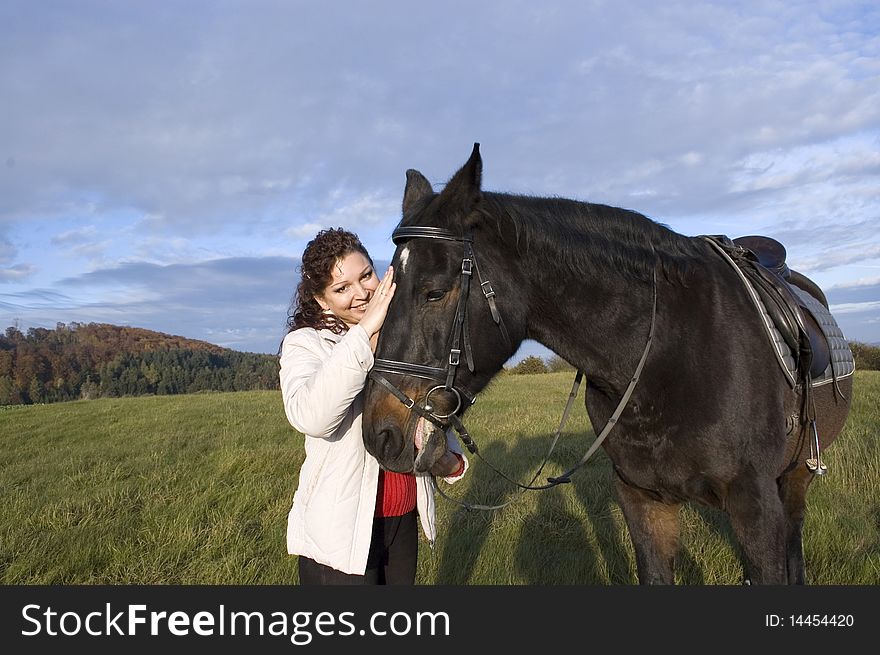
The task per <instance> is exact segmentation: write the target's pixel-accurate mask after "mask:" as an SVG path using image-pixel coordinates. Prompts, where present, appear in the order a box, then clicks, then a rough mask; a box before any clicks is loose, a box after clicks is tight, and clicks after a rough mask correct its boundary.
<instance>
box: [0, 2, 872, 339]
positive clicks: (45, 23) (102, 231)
mask: <svg viewBox="0 0 880 655" xmlns="http://www.w3.org/2000/svg"><path fill="white" fill-rule="evenodd" d="M0 89H2V92H0V97H2V100H0V329H2V328H5V327H6V326H9V325H13V324H16V325H18V326H19V327H20V329H22V330H26V329H27V328H30V327H35V326H41V327H49V328H51V327H54V326H55V324H56V323H57V322H65V323H67V322H71V321H78V322H92V321H95V322H108V323H115V324H119V325H132V326H136V327H144V328H148V329H153V330H159V331H162V332H167V333H171V334H177V335H182V336H187V337H191V338H195V339H203V340H206V341H210V342H213V343H216V344H219V345H222V346H227V347H230V348H235V349H237V350H245V351H251V352H270V353H274V352H275V351H276V350H277V347H278V343H279V341H280V339H281V337H282V336H283V334H284V322H285V317H286V312H287V307H288V305H289V302H290V298H291V294H292V291H293V287H294V283H295V280H296V264H297V257H298V256H299V254H300V253H301V252H302V249H303V247H304V246H305V244H306V242H307V241H308V240H309V239H310V238H311V237H312V236H314V234H315V233H316V232H317V231H318V230H319V229H321V228H324V227H331V226H333V227H336V226H343V227H347V228H349V229H352V230H355V231H356V232H358V234H359V235H360V236H361V238H362V239H363V241H364V242H365V244H366V245H367V247H368V249H369V250H370V251H371V254H372V255H373V257H374V259H376V260H382V261H387V260H388V259H390V257H391V254H392V252H393V245H392V244H391V242H390V238H389V237H390V234H391V230H392V228H393V226H394V225H395V224H396V223H397V221H398V220H399V213H400V202H401V198H402V194H403V187H404V181H405V171H406V169H408V168H416V169H419V170H420V171H421V172H422V173H424V174H425V175H426V176H427V177H428V179H429V180H431V181H432V182H433V183H435V185H439V184H442V183H444V182H445V181H446V180H447V179H448V178H449V176H450V175H451V174H452V173H453V172H454V171H455V170H456V169H457V168H458V167H459V166H460V165H461V164H462V163H463V162H464V161H465V160H466V159H467V156H468V155H469V153H470V150H471V147H472V144H473V143H474V142H475V141H479V142H480V143H481V151H482V154H483V161H484V188H486V189H487V190H493V191H509V192H515V193H527V194H534V195H559V196H565V197H570V198H576V199H580V200H588V201H592V202H602V203H607V204H611V205H618V206H623V207H627V208H631V209H635V210H637V211H640V212H641V213H643V214H645V215H647V216H649V217H651V218H653V219H655V220H657V221H660V222H662V223H665V224H667V225H669V226H670V227H672V228H673V229H674V230H676V231H678V232H681V233H683V234H688V235H697V234H727V235H729V236H731V237H735V236H740V235H744V234H767V235H770V236H773V237H776V238H777V239H779V240H781V241H782V242H783V243H784V244H785V245H786V248H787V250H788V259H789V263H790V265H791V266H792V267H793V268H795V269H797V270H799V271H801V272H802V273H805V274H807V275H809V276H810V277H812V278H813V279H814V280H815V281H816V282H818V283H819V284H820V285H821V286H822V287H823V288H824V289H825V291H826V293H827V294H828V297H829V300H830V302H831V303H832V306H833V307H832V309H833V310H834V312H835V315H836V317H837V319H838V321H839V323H840V325H841V327H842V328H843V330H844V333H845V334H846V336H847V337H848V338H850V339H855V340H859V341H866V342H880V9H878V5H877V3H876V2H847V1H840V2H837V1H828V2H824V1H821V0H819V1H816V0H809V1H806V2H786V1H779V2H767V1H765V0H760V1H755V2H715V3H708V2H707V3H698V2H677V1H674V0H672V1H667V2H661V3H658V2H653V1H643V2H626V1H621V0H616V1H611V2H604V1H602V0H596V1H577V2H555V1H552V0H550V1H545V2H532V1H529V2H517V1H504V2H502V1H497V0H483V1H481V2H479V3H473V2H457V1H453V2H430V3H428V2H415V1H412V0H410V1H409V2H383V1H381V0H377V1H375V2H325V3H317V2H295V1H288V2H264V1H248V2H244V1H238V2H195V1H193V2H168V1H161V0H159V1H156V2H150V3H146V2H142V3H128V2H126V3H119V2H86V1H69V2H51V1H41V2H30V1H27V0H5V1H4V2H3V3H2V4H0ZM532 353H535V354H541V355H545V354H547V352H546V351H543V350H542V349H540V348H537V347H536V345H535V344H532V343H527V344H526V345H525V346H524V348H523V349H522V350H521V353H520V356H522V355H524V354H532Z"/></svg>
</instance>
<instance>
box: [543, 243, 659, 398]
mask: <svg viewBox="0 0 880 655" xmlns="http://www.w3.org/2000/svg"><path fill="white" fill-rule="evenodd" d="M559 261H560V258H557V259H556V260H555V261H554V262H550V261H547V257H546V256H545V257H544V258H542V262H536V263H534V264H533V265H530V266H528V268H529V269H531V270H532V271H534V273H535V277H534V278H532V288H531V292H530V293H528V294H527V297H528V298H529V306H528V309H527V314H528V318H527V321H528V328H527V329H528V336H529V338H531V339H534V340H536V341H538V342H539V343H541V344H543V345H545V346H547V347H548V348H550V349H551V350H553V351H554V352H555V353H557V354H559V355H560V356H561V357H563V358H564V359H565V360H566V361H568V362H570V363H571V364H573V365H574V366H576V367H578V368H580V369H582V370H586V371H590V372H591V373H592V374H597V373H599V372H601V373H602V374H603V375H606V376H607V377H608V378H609V379H611V380H612V381H617V378H620V379H621V380H624V379H625V378H626V377H627V376H629V375H630V374H631V368H632V362H631V361H630V360H632V359H634V360H637V359H638V356H639V353H640V352H641V350H642V348H643V347H644V344H645V339H646V338H647V334H648V330H649V325H650V317H651V307H652V298H653V294H652V285H651V283H646V282H645V281H643V280H640V279H638V278H636V277H635V276H633V275H631V274H628V273H621V272H620V271H616V270H612V269H611V268H608V269H607V270H599V271H598V272H597V273H596V274H593V275H590V276H578V275H576V274H575V273H573V272H572V271H571V270H567V269H565V268H564V266H563V265H562V264H560V263H559Z"/></svg>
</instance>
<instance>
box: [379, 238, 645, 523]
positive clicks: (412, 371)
mask: <svg viewBox="0 0 880 655" xmlns="http://www.w3.org/2000/svg"><path fill="white" fill-rule="evenodd" d="M418 238H424V239H443V240H447V241H457V242H459V243H461V244H462V246H463V248H464V254H463V256H462V261H461V292H460V294H459V297H458V305H457V307H456V309H455V315H454V318H453V323H452V332H451V333H450V347H449V358H448V361H447V364H446V368H441V367H436V366H424V365H421V364H410V363H408V362H400V361H396V360H391V359H376V360H374V362H373V368H372V369H371V370H370V373H369V377H370V379H371V380H373V381H375V382H378V383H379V384H381V385H382V386H383V387H384V388H385V389H386V390H387V391H388V392H390V393H391V394H392V395H393V396H394V397H395V398H397V399H398V400H399V401H400V402H401V403H403V404H404V405H405V406H406V408H407V409H409V410H410V411H411V412H413V413H414V414H416V415H418V416H420V417H422V418H424V419H425V420H426V421H428V422H430V423H431V424H433V425H434V426H435V427H437V428H438V429H440V430H441V431H442V432H443V433H446V432H447V430H448V429H449V428H450V427H452V428H454V429H455V431H456V432H457V433H458V435H459V438H460V439H461V441H462V443H464V444H465V446H466V447H467V449H468V450H469V451H470V452H471V453H472V454H475V455H477V456H478V457H480V459H481V460H482V461H483V462H485V463H486V464H487V465H488V466H489V467H490V468H491V469H492V470H493V471H495V472H496V473H498V474H499V475H501V477H503V478H504V479H506V480H508V481H509V482H512V483H513V484H515V485H516V486H518V487H520V489H522V490H523V491H526V490H543V489H549V488H551V487H555V486H556V485H559V484H564V483H566V482H571V475H572V474H573V473H574V472H575V471H577V470H578V469H579V468H580V467H581V466H583V465H584V464H586V462H587V460H588V459H589V458H590V457H591V456H592V455H593V453H595V452H596V451H597V450H598V448H599V446H600V445H601V444H602V442H603V441H604V440H605V438H606V437H607V436H608V434H609V433H610V432H611V430H612V429H613V428H614V426H615V425H616V424H617V421H618V419H619V418H620V415H621V414H622V413H623V410H624V408H625V407H626V405H627V403H628V402H629V399H630V397H631V396H632V393H633V391H634V390H635V386H636V384H638V381H639V379H640V376H641V373H642V369H643V368H644V365H645V362H646V361H647V359H648V353H649V352H650V350H651V344H652V342H653V340H654V326H655V323H656V318H657V272H656V270H655V271H654V272H653V301H652V306H651V327H650V330H649V332H648V338H647V342H646V344H645V348H644V350H643V351H642V356H641V358H640V359H639V363H638V365H637V366H636V369H635V372H634V373H633V375H632V377H631V378H630V381H629V385H628V386H627V388H626V390H625V391H624V393H623V396H622V397H621V399H620V402H619V403H618V404H617V407H616V408H615V409H614V412H613V413H612V414H611V417H610V418H609V419H608V421H607V422H606V423H605V427H604V428H603V429H602V431H601V432H600V433H599V435H598V436H597V437H596V439H595V440H594V441H593V443H592V444H591V445H590V447H589V448H588V449H587V452H586V453H585V454H584V456H583V457H582V458H581V460H580V461H579V462H578V463H577V464H575V465H574V466H573V467H571V468H570V469H569V470H567V471H566V472H565V473H563V474H562V475H560V476H558V477H555V478H548V484H545V485H538V486H534V483H535V481H536V480H537V479H538V476H540V474H541V471H543V469H544V465H545V464H546V463H547V461H548V460H549V458H550V455H551V453H552V452H553V449H554V448H555V447H556V443H557V441H558V440H559V437H560V435H561V434H562V429H563V427H564V426H565V423H566V422H567V420H568V416H569V414H570V412H571V408H572V405H573V404H574V399H575V398H576V397H577V392H578V388H579V387H580V384H581V380H582V379H583V375H584V374H583V371H580V370H579V371H578V372H577V374H576V376H575V380H574V385H573V386H572V389H571V392H570V393H569V397H568V402H567V404H566V407H565V410H564V412H563V414H562V420H561V422H560V424H559V427H558V428H557V429H556V433H555V435H554V438H553V441H552V443H551V445H550V449H549V450H548V452H547V454H546V456H545V457H544V462H543V463H542V464H541V466H540V467H539V468H538V471H537V472H536V473H535V475H534V476H533V477H532V480H531V482H529V483H528V484H526V485H524V484H522V483H520V482H517V481H516V480H513V479H511V478H510V477H508V476H507V475H505V474H504V473H503V472H502V471H500V470H498V469H497V468H496V467H494V466H492V464H490V463H489V462H487V461H486V460H485V458H483V457H482V456H481V455H480V453H479V450H478V448H477V444H476V443H475V442H474V440H473V439H472V438H471V436H470V434H468V432H467V430H466V429H465V427H464V424H463V423H462V421H461V417H460V416H459V414H460V413H461V411H462V406H463V402H462V400H463V399H465V400H467V401H468V404H469V405H473V404H474V403H475V402H476V400H477V399H476V396H474V395H473V394H472V393H470V391H468V390H467V389H466V388H465V387H461V386H456V385H455V376H456V372H457V371H458V367H459V365H460V364H461V353H462V348H463V349H464V354H465V362H466V364H467V367H468V370H469V371H470V372H471V373H473V372H474V356H473V350H472V348H471V341H470V335H469V333H468V321H467V304H468V296H469V295H470V288H471V278H472V277H473V274H474V273H476V274H477V279H478V281H479V283H480V289H482V291H483V295H484V296H485V297H486V301H487V302H488V304H489V311H490V312H491V314H492V320H493V321H494V322H495V324H496V325H497V326H498V327H499V329H500V330H501V333H502V334H503V335H504V338H505V340H506V341H507V343H508V344H511V341H510V336H509V334H508V332H507V328H506V327H505V326H504V321H503V320H502V319H501V314H500V313H499V311H498V307H497V301H496V299H495V291H494V290H493V289H492V285H491V283H490V282H489V281H488V280H485V281H484V280H483V277H482V275H481V274H480V269H479V267H478V266H477V260H476V257H475V254H474V248H473V236H472V235H471V234H467V235H458V234H456V233H454V232H452V231H450V230H447V229H445V228H441V227H428V226H400V227H397V228H396V229H395V230H394V232H392V234H391V240H392V241H393V242H394V244H395V245H400V243H402V242H404V241H407V240H409V239H418ZM389 373H390V374H395V375H407V376H413V377H417V378H422V379H425V380H433V381H435V382H442V383H443V384H438V385H436V386H434V387H431V389H429V390H428V392H427V393H426V394H425V398H424V403H423V404H422V405H418V404H416V401H415V400H414V399H412V398H410V397H409V396H407V395H406V394H405V393H404V392H403V391H401V390H400V389H399V388H398V387H396V386H394V385H393V384H391V382H389V381H388V380H387V378H386V377H385V376H384V375H383V374H389ZM441 389H442V390H443V391H447V392H450V393H453V394H454V395H455V397H456V407H455V409H453V410H451V411H449V412H447V413H446V414H437V413H435V412H434V408H433V407H432V406H431V404H430V402H429V399H430V397H431V394H432V393H434V392H435V391H439V390H441ZM434 488H435V489H436V490H437V491H438V492H439V493H440V494H441V495H442V496H443V497H444V498H446V499H448V500H451V501H452V502H455V503H457V504H459V505H461V506H462V507H464V508H465V509H481V510H494V509H500V508H502V507H504V506H506V505H508V504H509V503H510V502H512V501H508V502H506V503H503V504H501V505H473V504H470V503H465V502H462V501H459V500H456V499H455V498H450V497H449V496H447V495H446V494H445V493H443V491H442V489H440V487H439V486H438V485H437V484H436V483H435V485H434Z"/></svg>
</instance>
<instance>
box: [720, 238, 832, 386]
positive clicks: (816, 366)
mask: <svg viewBox="0 0 880 655" xmlns="http://www.w3.org/2000/svg"><path fill="white" fill-rule="evenodd" d="M707 238H708V239H709V240H710V241H711V242H712V243H714V244H715V245H716V246H717V247H719V248H720V249H721V250H723V251H724V253H725V254H726V255H727V256H728V257H729V258H730V259H731V260H732V261H733V263H734V264H736V266H737V267H738V268H739V270H740V271H741V272H742V274H743V276H744V277H745V279H746V280H747V282H748V283H749V284H750V285H751V287H752V289H754V291H755V293H757V295H758V297H759V298H760V300H761V302H762V303H763V305H764V308H765V309H766V311H767V314H768V315H769V316H770V318H771V319H772V321H773V324H774V325H775V326H776V329H777V330H778V331H779V333H780V334H781V336H782V338H783V339H784V341H785V343H786V345H787V346H788V347H789V349H790V350H791V353H792V356H793V357H794V360H795V367H794V368H795V370H796V371H797V372H798V375H797V379H798V380H799V381H803V382H804V383H805V384H806V383H809V382H810V380H813V379H816V378H819V377H822V376H823V374H824V373H825V370H826V369H827V368H828V366H829V365H830V364H831V347H830V346H829V343H828V339H827V338H826V335H825V333H824V332H823V330H822V328H821V327H820V325H819V322H820V320H821V317H818V316H816V315H815V311H814V310H815V309H816V305H817V303H816V302H808V300H810V299H812V296H810V295H809V293H810V292H811V290H810V289H801V288H799V287H798V285H796V284H795V282H796V280H794V279H793V278H792V276H791V271H790V270H789V268H788V265H787V264H786V263H785V258H786V251H785V246H783V245H782V244H781V243H779V242H778V241H776V240H775V239H772V238H770V237H765V236H757V235H753V236H745V237H738V238H736V239H733V240H731V239H729V238H728V237H726V236H723V235H719V236H710V237H707ZM799 277H800V278H802V277H803V276H799ZM805 291H806V292H808V293H807V294H806V297H804V295H805V294H804V292H805ZM811 305H812V307H811Z"/></svg>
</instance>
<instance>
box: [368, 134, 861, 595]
mask: <svg viewBox="0 0 880 655" xmlns="http://www.w3.org/2000/svg"><path fill="white" fill-rule="evenodd" d="M481 171H482V161H481V158H480V154H479V149H478V147H476V146H475V147H474V151H473V153H472V155H471V157H470V159H469V160H468V161H467V163H466V164H465V165H464V166H463V167H462V168H461V169H460V170H459V171H458V172H457V173H456V174H455V175H454V176H453V177H452V179H451V180H450V181H449V183H448V184H447V185H446V186H445V187H444V188H443V189H442V191H440V192H439V193H438V192H435V191H434V190H433V189H432V187H431V185H430V183H429V182H428V181H427V180H426V179H425V177H424V176H423V175H422V174H421V173H419V172H418V171H413V170H410V171H408V172H407V184H406V191H405V193H404V198H403V218H402V220H401V222H400V225H399V226H398V228H397V229H396V230H395V234H394V239H395V242H396V243H397V244H398V246H397V250H396V252H395V254H394V258H393V261H392V263H393V265H394V268H395V272H396V275H395V277H396V282H397V291H396V294H395V298H394V301H393V303H392V305H391V308H390V311H389V313H388V318H387V320H386V322H385V324H384V326H383V328H382V332H381V337H380V340H379V345H378V350H377V353H376V359H377V363H376V366H375V368H374V372H377V373H376V375H371V380H370V382H369V383H368V386H367V390H366V399H365V412H364V441H365V444H366V447H367V449H368V451H369V452H370V453H372V454H373V455H374V456H375V457H376V458H377V459H378V460H379V462H380V464H381V465H382V466H384V467H386V468H387V469H390V470H394V471H412V470H414V469H417V470H426V469H427V468H428V467H429V466H430V464H431V462H432V460H433V458H435V457H436V456H437V454H436V450H437V449H436V448H435V447H434V444H436V443H437V442H438V439H437V438H436V437H437V435H439V434H442V431H443V430H445V429H447V428H449V427H450V426H452V427H460V426H462V417H463V414H464V412H465V410H466V409H467V407H468V406H469V405H470V403H471V402H472V399H473V398H474V397H475V396H476V394H477V393H478V392H479V391H480V390H481V389H483V388H484V387H485V386H486V385H487V384H488V383H489V381H490V380H491V379H492V377H493V376H494V375H495V374H496V373H498V372H499V371H500V370H501V369H502V367H503V365H504V363H505V362H506V361H507V360H508V359H509V358H510V357H511V356H512V355H513V354H514V353H515V352H516V350H517V348H518V347H519V345H520V344H521V343H522V341H523V340H524V339H534V340H536V341H538V342H540V343H542V344H544V345H545V346H547V347H548V348H550V349H551V350H553V351H554V352H556V353H558V354H559V355H560V356H562V357H563V358H564V359H566V360H567V361H569V362H571V363H572V364H573V365H575V366H576V367H577V368H578V369H580V370H582V371H585V373H586V380H587V384H588V387H587V394H586V406H587V412H588V414H589V417H590V420H591V422H592V424H593V426H594V427H595V428H596V432H597V434H598V433H599V431H600V430H601V429H602V428H603V427H604V426H606V424H608V421H609V418H613V419H615V420H612V424H613V429H611V431H610V433H609V434H608V437H607V439H606V440H605V441H604V442H603V443H602V447H603V448H604V449H605V451H606V453H607V454H608V456H609V458H610V459H611V461H612V463H613V470H614V479H613V484H614V487H615V489H616V492H617V498H618V499H619V502H620V506H621V507H622V509H623V513H624V516H625V518H626V522H627V525H628V527H629V531H630V535H631V538H632V542H633V545H634V548H635V553H636V561H637V566H638V576H639V581H640V582H641V583H667V584H669V583H672V582H673V581H674V560H675V556H676V552H677V551H678V549H679V531H680V526H679V510H680V508H681V505H682V503H685V502H689V501H695V502H697V503H702V504H705V505H708V506H711V507H714V508H718V509H721V510H723V511H724V512H726V513H727V515H728V516H729V518H730V523H731V527H732V530H733V532H734V534H735V535H736V538H737V540H738V542H739V545H740V546H741V549H742V552H743V554H744V557H745V568H746V577H747V579H748V580H750V581H751V582H754V583H769V584H780V583H787V582H788V583H804V582H805V570H804V559H803V549H802V544H801V530H802V525H803V520H804V511H805V506H806V494H807V488H808V487H809V485H810V482H811V481H812V480H813V477H814V476H815V474H816V473H817V472H818V473H821V472H822V471H821V469H820V466H821V461H820V460H819V453H818V452H816V451H815V448H816V445H817V443H818V445H819V448H820V449H824V448H825V447H827V446H828V444H830V443H831V442H832V441H833V440H834V439H835V437H836V436H837V435H838V434H839V433H840V431H841V429H842V428H843V425H844V422H845V420H846V417H847V414H848V411H849V400H848V399H849V398H850V394H851V389H852V375H851V373H852V371H851V369H850V370H847V371H845V372H842V373H841V371H840V370H837V369H834V367H833V366H830V367H829V369H830V370H831V373H832V374H833V376H832V381H831V382H829V383H827V384H817V383H816V384H815V386H814V384H813V383H811V382H810V378H809V377H806V378H804V377H798V373H797V372H795V373H794V374H786V372H785V370H784V367H782V366H780V360H781V358H780V356H779V354H778V352H774V343H773V341H772V340H771V339H770V338H768V326H767V325H766V324H765V323H766V316H762V314H761V312H759V311H758V310H757V309H756V306H757V304H756V302H755V298H754V294H753V293H752V292H751V291H750V290H749V288H747V287H746V285H745V284H744V283H743V279H742V278H743V276H742V275H740V273H739V272H738V269H737V267H736V266H735V265H734V264H733V262H732V259H731V258H730V257H728V256H727V255H728V254H730V253H736V252H739V253H740V254H742V252H746V253H748V254H749V255H751V254H753V253H751V251H748V250H746V251H744V250H743V249H742V248H735V247H734V248H733V249H730V248H729V246H730V244H729V242H728V243H727V246H728V249H727V250H725V249H724V248H722V247H721V246H720V245H719V242H718V241H713V240H710V239H707V238H702V237H687V236H683V235H681V234H678V233H676V232H674V231H672V230H670V229H669V228H667V227H665V226H663V225H660V224H658V223H655V222H653V221H651V220H649V219H648V218H646V217H644V216H642V215H640V214H638V213H635V212H632V211H628V210H624V209H619V208H615V207H608V206H604V205H596V204H589V203H584V202H577V201H573V200H567V199H564V198H540V197H526V196H517V195H510V194H501V193H489V192H484V191H483V190H482V189H481ZM725 253H727V254H725ZM762 270H763V269H762ZM792 273H793V272H792ZM791 281H792V282H793V283H794V284H796V285H797V286H799V287H802V288H806V289H807V290H808V291H810V292H811V294H813V295H817V296H819V297H820V299H821V300H822V301H823V302H824V297H821V291H819V290H818V288H817V287H816V286H815V285H814V284H813V283H812V282H810V281H809V280H807V279H806V278H805V277H803V276H801V275H799V274H795V275H794V276H793V277H792V278H791ZM783 304H784V303H783ZM771 313H772V312H771ZM649 333H652V334H653V338H652V339H651V340H650V341H649V339H648V335H649ZM789 337H791V335H789ZM801 337H803V335H801ZM795 338H797V335H795ZM802 342H803V341H802ZM844 343H845V342H844ZM795 345H797V344H795ZM844 350H846V351H847V352H848V349H846V348H844ZM807 355H808V353H805V352H800V353H799V352H797V348H796V349H795V351H794V352H793V353H792V357H793V359H794V360H796V367H795V368H796V369H799V370H801V371H802V370H803V367H802V366H800V365H799V364H798V363H797V360H799V359H801V358H803V357H806V356H807ZM641 360H644V364H643V368H640V366H639V363H640V361H641ZM850 361H851V355H850ZM807 368H809V367H807ZM637 371H638V373H636V372H637ZM807 375H809V374H807ZM634 377H635V378H637V383H636V384H634V383H633V378H634ZM804 389H807V391H808V393H807V396H806V397H805V394H804ZM810 395H812V398H810V397H809V396H810ZM627 397H628V399H627ZM622 400H623V401H624V402H622ZM616 414H619V418H618V417H617V416H616ZM613 415H615V416H613ZM812 417H815V419H816V420H815V424H814V423H813V422H812V420H811V419H812ZM814 425H815V428H816V430H815V432H814V431H813V427H814ZM415 444H418V447H416V445H415ZM808 464H809V465H808ZM817 464H818V465H819V466H817Z"/></svg>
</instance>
